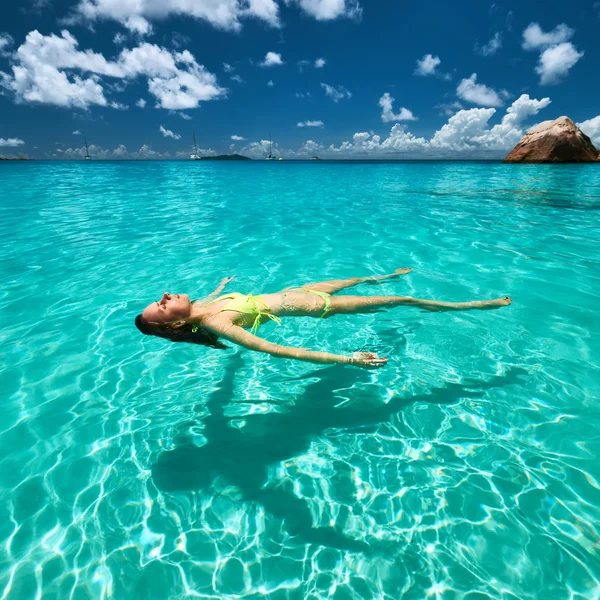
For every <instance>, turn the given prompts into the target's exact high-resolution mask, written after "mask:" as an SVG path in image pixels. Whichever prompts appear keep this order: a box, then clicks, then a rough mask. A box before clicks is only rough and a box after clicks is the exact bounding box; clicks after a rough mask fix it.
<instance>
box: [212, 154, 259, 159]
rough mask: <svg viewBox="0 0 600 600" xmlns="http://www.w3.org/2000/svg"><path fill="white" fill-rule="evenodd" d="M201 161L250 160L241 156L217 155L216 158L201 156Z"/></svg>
mask: <svg viewBox="0 0 600 600" xmlns="http://www.w3.org/2000/svg"><path fill="white" fill-rule="evenodd" d="M202 160H252V159H251V158H248V157H247V156H242V155H241V154H219V155H218V156H203V157H202Z"/></svg>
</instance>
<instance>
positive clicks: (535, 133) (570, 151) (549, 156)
mask: <svg viewBox="0 0 600 600" xmlns="http://www.w3.org/2000/svg"><path fill="white" fill-rule="evenodd" d="M598 154H599V153H598V150H597V149H596V148H595V147H594V145H593V144H592V141H591V140H590V138H589V137H588V136H587V135H585V133H583V131H581V129H579V127H577V125H575V123H573V121H571V119H569V117H559V118H558V119H555V120H554V121H544V122H543V123H540V124H539V125H536V126H535V127H534V128H533V129H530V130H529V131H528V132H527V133H526V134H525V135H524V136H523V139H522V140H521V141H520V142H519V143H518V144H517V145H516V146H515V147H514V148H513V149H512V151H511V152H510V153H509V154H508V156H507V157H506V158H505V159H504V162H507V163H516V162H525V163H580V162H596V161H598V160H599V156H598Z"/></svg>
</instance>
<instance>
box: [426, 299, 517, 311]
mask: <svg viewBox="0 0 600 600" xmlns="http://www.w3.org/2000/svg"><path fill="white" fill-rule="evenodd" d="M510 304H512V299H511V298H509V297H508V296H505V297H504V298H497V299H496V300H476V301H474V302H427V301H425V302H423V304H421V305H420V308H424V309H425V310H428V311H430V312H448V311H456V310H494V309H496V308H502V307H503V306H509V305H510Z"/></svg>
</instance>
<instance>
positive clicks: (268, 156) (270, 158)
mask: <svg viewBox="0 0 600 600" xmlns="http://www.w3.org/2000/svg"><path fill="white" fill-rule="evenodd" d="M265 160H277V157H276V156H273V142H272V141H271V134H269V154H268V155H267V156H265Z"/></svg>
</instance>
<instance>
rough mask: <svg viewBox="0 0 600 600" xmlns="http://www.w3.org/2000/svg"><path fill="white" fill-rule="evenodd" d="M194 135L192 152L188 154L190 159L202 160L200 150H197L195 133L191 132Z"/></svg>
mask: <svg viewBox="0 0 600 600" xmlns="http://www.w3.org/2000/svg"><path fill="white" fill-rule="evenodd" d="M192 135H193V137H194V145H193V146H192V153H191V154H190V160H202V157H201V156H200V152H199V151H198V144H196V134H195V133H194V134H192Z"/></svg>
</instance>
